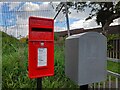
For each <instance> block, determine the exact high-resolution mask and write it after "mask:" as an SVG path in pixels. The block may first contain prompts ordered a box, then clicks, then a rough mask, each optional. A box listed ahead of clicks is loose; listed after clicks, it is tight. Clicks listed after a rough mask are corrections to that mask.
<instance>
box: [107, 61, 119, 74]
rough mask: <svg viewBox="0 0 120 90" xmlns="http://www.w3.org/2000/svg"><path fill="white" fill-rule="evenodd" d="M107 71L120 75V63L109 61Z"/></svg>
mask: <svg viewBox="0 0 120 90" xmlns="http://www.w3.org/2000/svg"><path fill="white" fill-rule="evenodd" d="M107 69H108V70H110V71H112V72H116V73H120V63H117V62H112V61H108V62H107Z"/></svg>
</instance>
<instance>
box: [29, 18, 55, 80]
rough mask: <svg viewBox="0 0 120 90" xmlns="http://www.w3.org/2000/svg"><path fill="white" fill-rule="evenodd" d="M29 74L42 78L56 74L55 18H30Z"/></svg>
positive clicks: (31, 76) (32, 76)
mask: <svg viewBox="0 0 120 90" xmlns="http://www.w3.org/2000/svg"><path fill="white" fill-rule="evenodd" d="M28 41H29V48H28V59H29V60H28V71H29V72H28V75H29V77H30V78H40V77H45V76H51V75H53V74H54V20H53V19H47V18H38V17H30V18H29V39H28Z"/></svg>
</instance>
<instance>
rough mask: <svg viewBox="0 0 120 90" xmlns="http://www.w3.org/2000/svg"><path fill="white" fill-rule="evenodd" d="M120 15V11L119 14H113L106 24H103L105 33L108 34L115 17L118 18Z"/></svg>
mask: <svg viewBox="0 0 120 90" xmlns="http://www.w3.org/2000/svg"><path fill="white" fill-rule="evenodd" d="M119 17H120V13H117V14H113V15H112V16H111V17H110V18H109V19H108V20H107V21H106V23H105V25H104V26H103V34H104V35H107V34H108V30H109V25H110V24H111V23H112V22H113V20H114V19H117V18H119Z"/></svg>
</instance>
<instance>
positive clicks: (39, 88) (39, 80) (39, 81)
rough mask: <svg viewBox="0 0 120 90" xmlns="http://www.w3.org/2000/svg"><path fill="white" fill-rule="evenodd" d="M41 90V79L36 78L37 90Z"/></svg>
mask: <svg viewBox="0 0 120 90" xmlns="http://www.w3.org/2000/svg"><path fill="white" fill-rule="evenodd" d="M36 90H42V78H37V89H36Z"/></svg>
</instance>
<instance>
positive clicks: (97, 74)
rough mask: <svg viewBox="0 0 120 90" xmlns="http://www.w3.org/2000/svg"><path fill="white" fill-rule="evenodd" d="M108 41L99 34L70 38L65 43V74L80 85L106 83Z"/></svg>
mask: <svg viewBox="0 0 120 90" xmlns="http://www.w3.org/2000/svg"><path fill="white" fill-rule="evenodd" d="M106 63H107V39H106V37H105V36H104V35H102V34H100V33H98V32H86V33H82V34H76V35H72V36H69V37H68V38H66V41H65V74H66V76H68V77H69V78H70V79H71V80H72V81H74V82H75V83H76V84H78V85H86V84H90V83H95V82H100V81H104V80H105V79H106V75H107V70H106V66H107V65H106Z"/></svg>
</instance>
